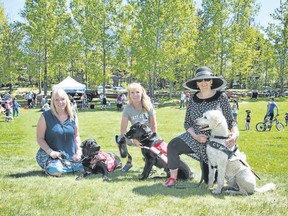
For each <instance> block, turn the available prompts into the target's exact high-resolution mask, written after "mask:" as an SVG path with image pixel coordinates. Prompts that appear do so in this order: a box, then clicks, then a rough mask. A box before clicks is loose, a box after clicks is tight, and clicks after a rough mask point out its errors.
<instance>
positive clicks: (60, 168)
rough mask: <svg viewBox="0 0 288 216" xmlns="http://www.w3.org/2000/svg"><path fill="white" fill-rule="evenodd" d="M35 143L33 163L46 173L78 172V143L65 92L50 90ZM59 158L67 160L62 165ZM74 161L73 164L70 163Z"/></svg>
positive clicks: (76, 120) (78, 137)
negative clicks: (46, 109) (36, 149)
mask: <svg viewBox="0 0 288 216" xmlns="http://www.w3.org/2000/svg"><path fill="white" fill-rule="evenodd" d="M37 143H38V144H39V146H40V149H39V150H38V152H37V154H36V161H37V163H38V164H39V166H40V167H41V168H42V169H44V171H45V172H46V174H48V175H51V176H60V175H62V174H63V173H70V172H74V171H82V170H83V166H82V164H81V163H80V162H79V159H80V158H81V154H82V151H81V148H80V145H81V141H80V135H79V126H78V118H77V115H75V113H74V112H73V110H72V108H71V104H70V100H69V98H68V95H67V93H66V92H65V91H64V90H62V89H57V90H55V91H53V93H52V98H51V109H50V110H48V111H45V112H43V113H42V115H41V116H40V118H39V120H38V124H37ZM63 159H67V162H66V163H64V162H63ZM72 160H73V161H75V163H73V162H70V161H72Z"/></svg>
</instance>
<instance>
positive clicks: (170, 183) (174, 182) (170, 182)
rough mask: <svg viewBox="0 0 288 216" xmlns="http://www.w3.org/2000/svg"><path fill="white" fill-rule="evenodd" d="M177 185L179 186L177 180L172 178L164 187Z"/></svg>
mask: <svg viewBox="0 0 288 216" xmlns="http://www.w3.org/2000/svg"><path fill="white" fill-rule="evenodd" d="M176 184H177V181H176V179H174V178H171V177H170V178H168V180H167V181H166V182H164V183H162V185H163V186H164V187H175V186H176Z"/></svg>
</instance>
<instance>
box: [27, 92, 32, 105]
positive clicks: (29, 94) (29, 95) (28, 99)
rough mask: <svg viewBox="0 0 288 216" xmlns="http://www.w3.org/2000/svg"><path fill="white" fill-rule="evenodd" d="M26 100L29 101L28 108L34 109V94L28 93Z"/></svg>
mask: <svg viewBox="0 0 288 216" xmlns="http://www.w3.org/2000/svg"><path fill="white" fill-rule="evenodd" d="M26 100H27V106H28V107H29V108H32V107H33V105H32V101H33V94H32V92H28V93H27V94H26Z"/></svg>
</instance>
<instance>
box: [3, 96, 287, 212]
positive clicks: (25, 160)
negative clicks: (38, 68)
mask: <svg viewBox="0 0 288 216" xmlns="http://www.w3.org/2000/svg"><path fill="white" fill-rule="evenodd" d="M266 103H267V101H257V102H254V101H249V102H245V103H244V102H243V103H240V114H239V116H238V122H239V130H240V137H239V139H238V141H237V143H238V145H239V146H240V149H241V150H242V151H244V152H245V153H246V155H247V157H248V162H249V164H250V165H251V167H252V168H253V170H254V171H255V172H256V173H257V174H258V175H259V176H260V177H261V180H257V184H258V186H259V187H260V186H262V185H264V184H266V183H268V182H274V183H275V184H276V186H277V189H276V191H273V192H267V193H264V194H257V193H256V194H254V195H251V196H248V197H243V196H234V197H233V196H227V195H218V196H216V195H212V194H211V189H209V188H207V186H205V185H204V184H202V185H201V186H200V187H199V188H187V189H167V188H164V187H162V186H161V183H162V182H164V181H165V178H151V177H150V178H148V179H147V180H144V181H139V180H138V175H139V174H140V172H141V171H142V168H143V161H142V156H141V153H140V149H138V148H131V147H130V149H129V150H130V152H131V154H132V156H133V158H134V166H133V168H132V170H131V172H130V171H129V172H128V173H127V174H126V175H124V174H122V172H121V171H120V170H117V171H115V172H114V173H111V174H110V177H111V179H112V181H110V182H104V181H102V178H101V176H100V175H93V176H90V177H89V178H87V179H83V180H81V181H76V180H75V176H74V175H72V174H71V175H66V176H63V177H60V178H53V177H47V176H45V175H44V173H43V172H42V171H41V170H40V168H39V167H38V165H37V164H36V161H35V154H36V151H37V149H38V144H37V143H36V124H37V121H38V118H39V116H40V115H41V113H40V112H38V109H31V110H23V109H21V110H20V117H18V118H16V119H15V120H14V122H11V123H6V122H5V121H4V118H3V117H2V116H0V131H1V132H0V149H1V151H0V167H1V174H0V190H1V193H0V201H1V202H0V215H183V216H184V215H286V211H287V203H288V202H287V189H288V188H287V177H288V175H287V167H288V163H287V154H288V148H287V143H288V136H287V128H285V131H282V132H278V131H277V130H276V128H275V127H274V128H273V129H272V131H270V132H257V131H256V130H255V125H256V123H257V122H258V121H261V120H262V119H263V116H264V113H265V110H266ZM277 103H278V105H279V107H280V116H279V119H280V120H281V121H282V122H283V123H284V113H285V112H287V111H288V102H287V99H286V100H281V101H280V100H279V101H277ZM172 104H173V103H172ZM98 108H99V107H97V108H96V109H95V110H89V111H80V112H79V114H78V115H79V121H80V134H81V139H82V140H84V139H87V138H94V139H96V140H97V141H98V142H99V144H100V145H101V148H102V150H105V151H107V152H114V153H116V154H118V155H119V153H118V149H117V147H116V144H115V141H114V136H115V134H118V133H119V127H120V120H121V112H117V111H116V110H110V111H100V110H99V109H98ZM246 109H250V110H252V115H251V116H252V121H251V130H250V131H246V130H245V114H246V113H245V110H246ZM156 111H157V122H158V132H159V134H160V136H162V137H163V138H164V139H165V141H166V142H169V140H171V139H172V138H173V137H175V136H177V135H178V134H180V133H182V132H183V131H184V129H183V120H184V116H185V110H184V109H183V110H179V109H178V106H163V107H160V108H158V109H157V110H156ZM183 159H184V160H185V161H186V162H187V163H188V164H189V166H190V167H191V169H192V170H193V171H194V172H195V173H196V178H195V180H193V181H189V182H183V183H182V182H181V184H190V185H192V186H194V185H196V183H198V181H199V178H200V169H199V163H198V162H197V161H195V160H193V159H191V158H189V157H187V156H183ZM125 161H126V159H124V160H123V162H125ZM156 176H161V177H163V176H164V174H163V173H162V170H157V174H156Z"/></svg>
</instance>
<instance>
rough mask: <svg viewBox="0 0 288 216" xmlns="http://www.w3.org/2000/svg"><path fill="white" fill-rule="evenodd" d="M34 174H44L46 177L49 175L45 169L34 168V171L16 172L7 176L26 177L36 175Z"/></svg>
mask: <svg viewBox="0 0 288 216" xmlns="http://www.w3.org/2000/svg"><path fill="white" fill-rule="evenodd" d="M34 176H44V177H46V176H47V175H46V174H45V172H44V171H43V170H33V171H28V172H23V173H14V174H10V175H7V176H6V177H8V178H25V177H34Z"/></svg>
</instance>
